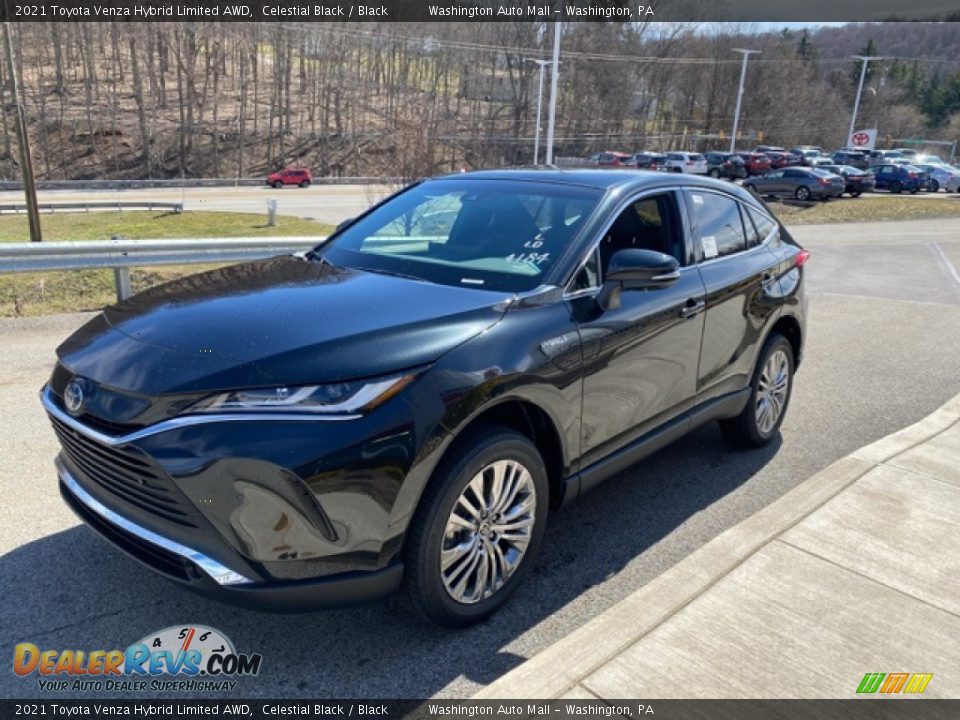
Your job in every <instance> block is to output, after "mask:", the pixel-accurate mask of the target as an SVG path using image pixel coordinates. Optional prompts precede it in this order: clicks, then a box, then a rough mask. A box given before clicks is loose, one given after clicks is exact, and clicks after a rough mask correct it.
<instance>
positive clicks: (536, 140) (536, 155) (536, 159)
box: [527, 58, 551, 165]
mask: <svg viewBox="0 0 960 720" xmlns="http://www.w3.org/2000/svg"><path fill="white" fill-rule="evenodd" d="M527 62H532V63H536V64H537V65H539V66H540V81H539V84H538V86H537V127H536V128H535V129H534V131H533V164H534V165H539V164H540V116H541V112H540V111H541V108H542V107H543V68H544V67H545V66H547V65H549V64H550V62H551V61H550V60H536V59H534V58H527Z"/></svg>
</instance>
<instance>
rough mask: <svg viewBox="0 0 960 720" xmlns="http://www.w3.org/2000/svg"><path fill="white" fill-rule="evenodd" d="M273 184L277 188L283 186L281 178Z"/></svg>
mask: <svg viewBox="0 0 960 720" xmlns="http://www.w3.org/2000/svg"><path fill="white" fill-rule="evenodd" d="M273 186H274V187H275V188H276V189H277V190H279V189H280V188H282V187H283V182H282V181H281V180H277V181H276V182H275V183H273Z"/></svg>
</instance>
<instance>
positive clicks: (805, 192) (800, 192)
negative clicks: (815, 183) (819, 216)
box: [793, 185, 810, 200]
mask: <svg viewBox="0 0 960 720" xmlns="http://www.w3.org/2000/svg"><path fill="white" fill-rule="evenodd" d="M793 194H794V196H795V197H796V198H797V200H809V199H810V188H808V187H807V186H806V185H801V186H800V187H798V188H797V189H796V190H795V191H794V193H793Z"/></svg>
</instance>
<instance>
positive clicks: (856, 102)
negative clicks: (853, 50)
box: [847, 55, 883, 142]
mask: <svg viewBox="0 0 960 720" xmlns="http://www.w3.org/2000/svg"><path fill="white" fill-rule="evenodd" d="M851 57H853V59H854V60H860V61H861V62H862V63H863V65H862V66H861V68H860V84H859V85H858V86H857V99H856V100H854V101H853V115H851V116H850V132H848V133H847V142H849V141H850V136H851V135H853V131H854V129H855V128H856V124H857V112H858V111H859V110H860V95H861V94H862V93H863V83H864V81H865V80H866V79H867V63H869V62H870V61H871V60H883V57H881V56H880V55H852V56H851Z"/></svg>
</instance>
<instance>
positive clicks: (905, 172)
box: [590, 145, 960, 200]
mask: <svg viewBox="0 0 960 720" xmlns="http://www.w3.org/2000/svg"><path fill="white" fill-rule="evenodd" d="M590 162H591V163H592V164H596V165H599V166H601V167H625V168H626V167H630V168H641V169H646V170H661V171H665V172H679V173H693V174H697V175H709V176H711V177H715V178H725V179H728V180H742V181H743V184H744V185H745V186H747V187H749V188H751V189H754V190H755V191H756V192H759V193H760V194H769V195H789V196H791V197H796V198H798V199H801V200H806V199H810V198H829V197H838V196H839V195H841V194H844V193H846V194H849V195H850V196H851V197H857V196H859V195H861V194H862V193H865V192H872V191H874V190H888V191H889V192H892V193H901V192H904V191H906V192H911V193H916V192H919V191H921V190H926V191H930V192H937V191H938V190H940V189H944V190H946V191H947V192H960V168H958V167H957V166H952V165H948V164H947V163H944V162H943V161H942V160H941V159H940V158H939V157H937V156H935V155H923V154H921V153H918V152H917V151H915V150H911V149H909V148H899V149H895V150H872V151H871V150H863V149H860V148H841V149H840V150H836V151H834V152H833V153H831V154H829V155H827V154H825V153H824V152H823V148H821V147H819V146H816V145H796V146H794V147H792V148H791V149H790V150H789V151H788V150H785V149H784V148H782V147H778V146H775V145H758V146H756V147H755V148H753V150H750V151H742V150H737V151H734V152H720V151H709V152H706V153H703V154H701V153H695V152H685V151H679V150H671V151H668V152H662V153H660V152H651V151H643V152H637V153H633V154H630V153H625V152H615V151H607V152H602V153H596V154H595V155H593V156H592V157H591V158H590ZM795 171H796V172H795ZM814 171H820V172H814Z"/></svg>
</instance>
